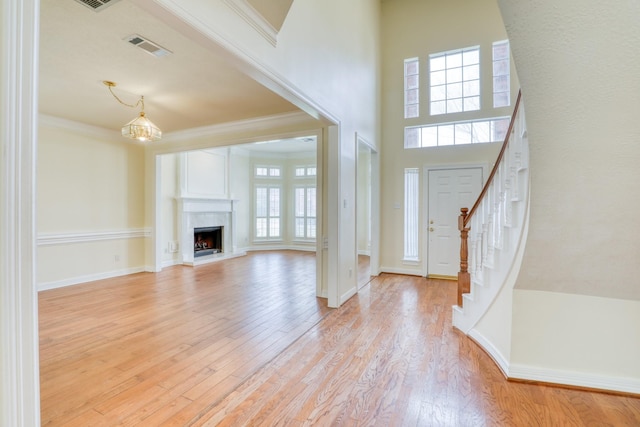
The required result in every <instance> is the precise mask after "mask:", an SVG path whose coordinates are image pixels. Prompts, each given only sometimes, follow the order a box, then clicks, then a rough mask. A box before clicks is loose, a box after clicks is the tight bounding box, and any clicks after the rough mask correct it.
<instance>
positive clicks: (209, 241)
mask: <svg viewBox="0 0 640 427" xmlns="http://www.w3.org/2000/svg"><path fill="white" fill-rule="evenodd" d="M223 242H224V227H222V226H220V227H197V228H194V229H193V257H194V258H198V257H202V256H207V255H214V254H219V253H223V252H224V244H223Z"/></svg>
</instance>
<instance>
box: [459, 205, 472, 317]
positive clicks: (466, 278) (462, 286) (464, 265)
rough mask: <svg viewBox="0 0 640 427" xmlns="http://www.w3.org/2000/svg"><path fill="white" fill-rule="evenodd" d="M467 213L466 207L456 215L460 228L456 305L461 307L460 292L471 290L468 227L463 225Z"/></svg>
mask: <svg viewBox="0 0 640 427" xmlns="http://www.w3.org/2000/svg"><path fill="white" fill-rule="evenodd" d="M468 214H469V209H468V208H461V209H460V216H459V217H458V230H460V272H459V273H458V305H459V306H460V307H462V294H467V293H469V292H470V291H471V276H470V275H469V272H468V270H467V269H468V268H469V264H468V260H469V249H468V247H467V238H468V237H469V227H465V225H464V223H465V220H466V219H467V215H468Z"/></svg>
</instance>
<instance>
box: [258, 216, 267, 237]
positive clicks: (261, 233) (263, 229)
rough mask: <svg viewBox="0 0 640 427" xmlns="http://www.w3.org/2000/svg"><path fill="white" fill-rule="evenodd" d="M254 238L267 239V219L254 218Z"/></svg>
mask: <svg viewBox="0 0 640 427" xmlns="http://www.w3.org/2000/svg"><path fill="white" fill-rule="evenodd" d="M256 237H267V218H256Z"/></svg>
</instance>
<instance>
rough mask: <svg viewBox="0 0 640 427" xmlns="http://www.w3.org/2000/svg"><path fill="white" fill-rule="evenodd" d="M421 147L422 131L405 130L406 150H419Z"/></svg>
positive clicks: (414, 129)
mask: <svg viewBox="0 0 640 427" xmlns="http://www.w3.org/2000/svg"><path fill="white" fill-rule="evenodd" d="M419 146H420V129H419V128H405V129H404V148H418V147H419Z"/></svg>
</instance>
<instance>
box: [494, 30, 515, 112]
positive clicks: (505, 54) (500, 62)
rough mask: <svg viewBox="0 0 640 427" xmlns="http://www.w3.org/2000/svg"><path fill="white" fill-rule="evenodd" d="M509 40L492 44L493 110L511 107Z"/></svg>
mask: <svg viewBox="0 0 640 427" xmlns="http://www.w3.org/2000/svg"><path fill="white" fill-rule="evenodd" d="M510 66H511V65H510V61H509V40H503V41H499V42H494V43H493V108H498V107H508V106H510V105H511V81H510Z"/></svg>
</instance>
